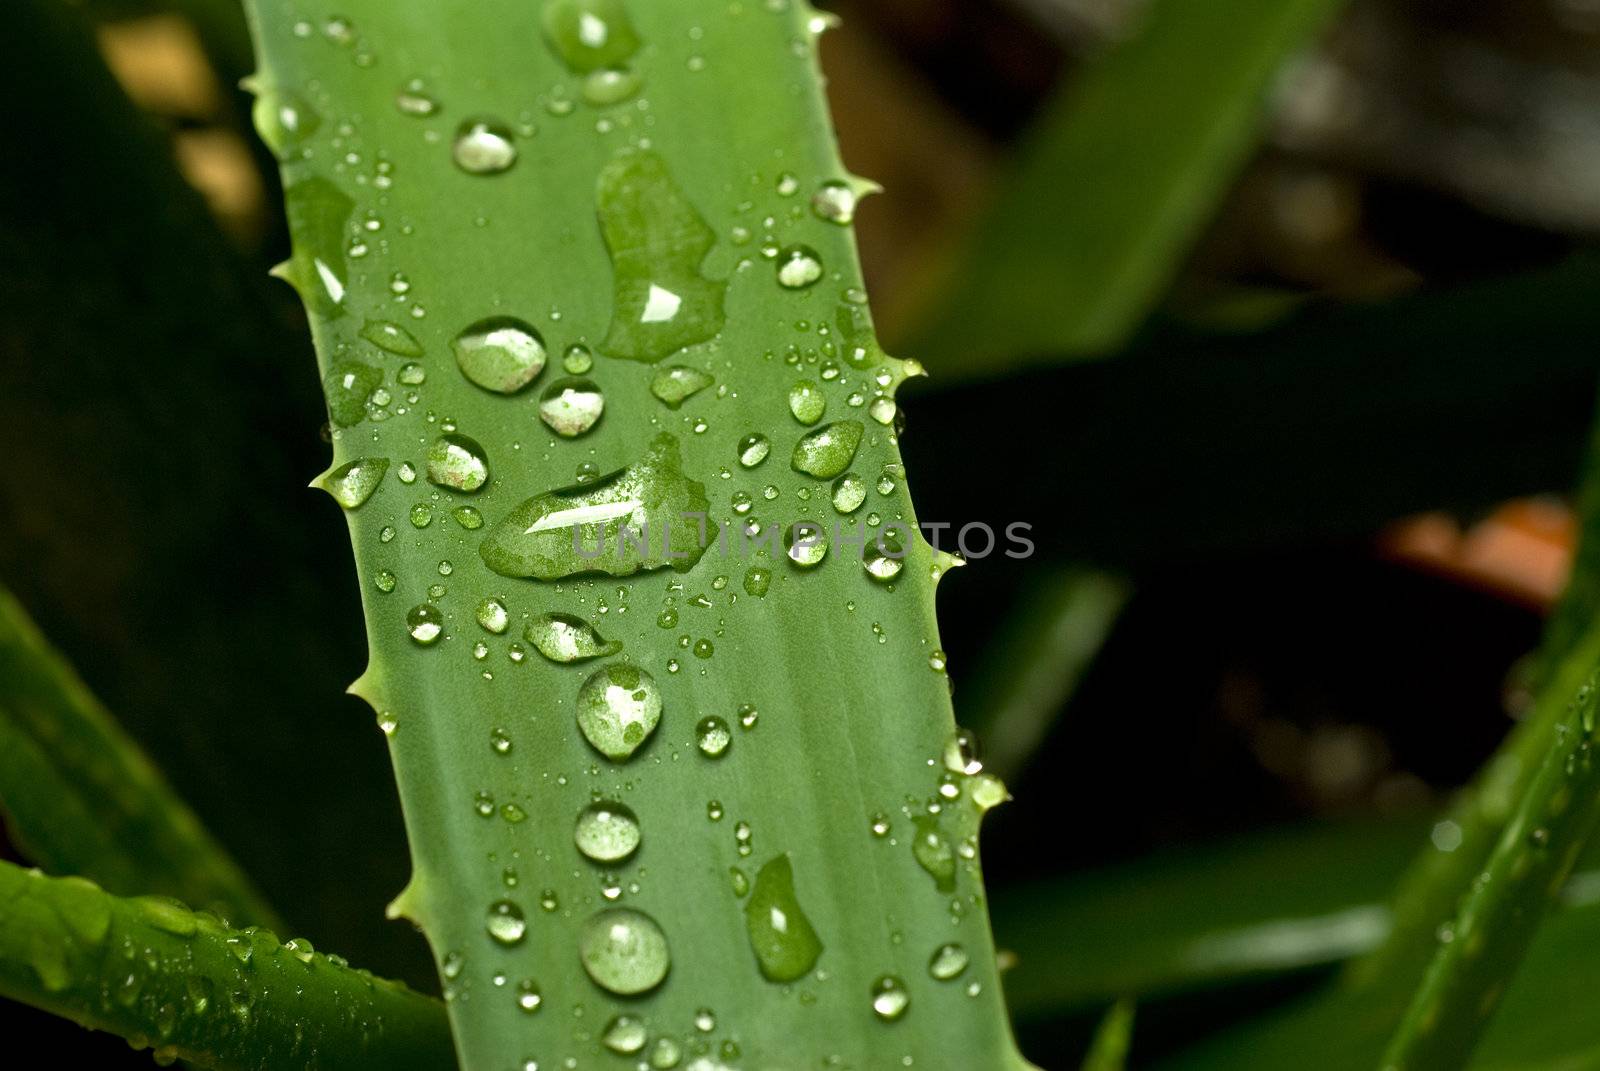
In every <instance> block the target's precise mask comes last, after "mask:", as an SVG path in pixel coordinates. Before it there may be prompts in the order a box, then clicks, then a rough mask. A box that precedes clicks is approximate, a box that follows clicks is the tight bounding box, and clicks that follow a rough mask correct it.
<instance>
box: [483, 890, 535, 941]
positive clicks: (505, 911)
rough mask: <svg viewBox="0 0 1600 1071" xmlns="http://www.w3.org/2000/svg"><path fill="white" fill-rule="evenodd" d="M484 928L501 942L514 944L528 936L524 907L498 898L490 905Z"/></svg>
mask: <svg viewBox="0 0 1600 1071" xmlns="http://www.w3.org/2000/svg"><path fill="white" fill-rule="evenodd" d="M484 928H485V929H487V930H488V931H489V936H490V937H493V938H494V939H495V940H496V941H497V942H499V943H500V944H503V945H514V944H518V943H520V942H521V940H522V939H523V938H524V937H526V936H527V934H528V921H527V919H525V918H523V915H522V908H520V907H518V906H517V905H516V904H514V903H512V902H511V901H510V900H496V901H495V902H494V903H492V904H490V905H489V915H488V918H487V920H486V921H485V922H484Z"/></svg>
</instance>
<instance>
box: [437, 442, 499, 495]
mask: <svg viewBox="0 0 1600 1071" xmlns="http://www.w3.org/2000/svg"><path fill="white" fill-rule="evenodd" d="M488 479H489V458H488V456H487V455H486V454H485V453H484V450H483V447H482V446H479V445H478V442H477V440H476V439H469V438H468V437H467V436H465V435H459V434H457V433H455V432H446V433H445V434H443V435H441V436H439V437H438V438H437V439H435V440H434V441H433V445H432V446H430V447H428V482H429V483H431V484H434V485H436V486H438V487H449V488H452V489H454V490H456V491H476V490H477V489H478V488H480V487H482V486H483V485H484V484H485V483H486V482H488Z"/></svg>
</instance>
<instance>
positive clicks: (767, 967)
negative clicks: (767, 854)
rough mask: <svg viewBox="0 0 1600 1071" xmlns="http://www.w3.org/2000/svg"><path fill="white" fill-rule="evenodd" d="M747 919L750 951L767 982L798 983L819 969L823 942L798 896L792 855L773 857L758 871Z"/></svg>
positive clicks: (746, 926) (748, 904) (748, 902)
mask: <svg viewBox="0 0 1600 1071" xmlns="http://www.w3.org/2000/svg"><path fill="white" fill-rule="evenodd" d="M744 918H745V933H746V934H747V935H748V936H749V938H750V949H751V951H753V952H754V953H755V956H756V962H757V963H758V964H759V965H760V967H761V974H762V976H763V977H765V978H766V979H767V981H769V982H780V983H782V982H794V981H798V980H799V979H801V978H803V977H805V976H806V975H807V974H809V973H810V972H811V969H812V968H813V967H815V966H816V964H817V959H818V957H820V956H821V955H822V940H821V939H820V938H819V937H818V936H817V931H816V930H815V929H814V928H813V927H812V925H811V920H810V919H809V918H807V917H806V913H805V911H804V910H802V909H801V907H800V900H799V898H798V897H797V896H796V895H795V890H794V866H793V864H792V863H791V861H790V859H789V855H788V853H784V854H782V855H776V856H773V857H772V858H771V859H769V860H767V862H766V863H765V864H763V865H762V867H761V869H760V870H758V871H756V883H755V891H754V892H752V893H751V894H750V899H749V900H748V901H746V902H745V905H744Z"/></svg>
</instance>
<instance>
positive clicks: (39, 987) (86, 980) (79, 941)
mask: <svg viewBox="0 0 1600 1071" xmlns="http://www.w3.org/2000/svg"><path fill="white" fill-rule="evenodd" d="M0 996H5V997H9V998H11V999H13V1000H19V1001H22V1002H23V1003H25V1004H30V1005H32V1006H34V1007H36V1008H42V1009H44V1010H45V1011H48V1012H52V1013H54V1014H56V1015H62V1016H65V1017H67V1018H69V1019H72V1020H73V1021H75V1022H77V1023H79V1024H81V1025H83V1026H86V1027H89V1028H91V1029H94V1030H105V1031H109V1032H111V1033H114V1034H118V1035H120V1036H122V1037H124V1038H126V1039H127V1040H128V1041H129V1042H130V1043H131V1044H133V1045H134V1046H135V1047H137V1048H146V1047H148V1048H150V1049H152V1050H153V1051H154V1052H155V1054H156V1056H157V1058H158V1059H160V1060H162V1061H164V1062H171V1061H172V1060H174V1059H182V1060H185V1061H187V1062H189V1063H192V1064H194V1065H195V1066H198V1067H211V1068H219V1069H241V1071H242V1069H259V1071H268V1069H271V1068H283V1067H306V1068H355V1069H360V1068H374V1069H378V1068H382V1069H385V1071H389V1069H396V1071H398V1069H411V1068H416V1069H419V1071H420V1069H423V1068H427V1069H429V1071H442V1069H446V1068H450V1067H451V1066H453V1064H452V1057H451V1050H450V1032H449V1028H448V1025H447V1023H446V1021H445V1014H444V1008H443V1007H442V1006H441V1005H440V1004H439V1002H438V1001H436V1000H433V999H431V998H428V997H424V996H420V995H418V994H416V993H414V992H412V991H411V990H409V989H407V988H406V987H405V986H403V985H400V984H399V983H397V982H390V981H386V980H384V979H382V978H376V977H374V976H373V975H371V974H369V973H368V972H366V971H363V970H356V969H354V968H352V967H350V966H349V965H348V964H347V963H345V962H344V961H343V960H342V959H339V957H337V956H327V955H323V954H322V953H320V952H315V951H313V950H312V948H311V946H310V944H309V943H307V942H305V941H292V942H289V943H288V944H282V943H279V941H278V939H277V938H276V937H274V936H273V935H272V933H271V932H269V931H267V930H260V929H255V928H251V929H246V930H235V929H230V928H229V927H228V926H226V925H225V924H224V923H222V922H221V921H220V920H218V919H217V918H216V917H215V916H213V915H209V914H206V913H204V912H194V911H190V910H189V909H188V908H186V907H184V906H183V905H181V904H179V903H178V902H177V901H174V900H167V899H163V898H157V897H136V898H131V899H129V898H123V897H117V896H112V895H111V894H109V893H107V892H104V891H103V890H101V889H100V888H99V887H98V886H96V885H95V884H93V883H92V882H90V881H88V880H87V879H84V878H51V877H46V876H44V875H43V874H41V873H40V872H39V871H37V870H32V871H30V870H25V869H23V868H22V867H19V866H15V865H13V864H11V863H3V862H0Z"/></svg>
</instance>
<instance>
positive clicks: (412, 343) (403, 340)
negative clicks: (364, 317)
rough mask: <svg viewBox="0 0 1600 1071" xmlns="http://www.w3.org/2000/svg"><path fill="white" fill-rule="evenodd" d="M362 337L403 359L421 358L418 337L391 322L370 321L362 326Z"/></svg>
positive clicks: (420, 345) (420, 346)
mask: <svg viewBox="0 0 1600 1071" xmlns="http://www.w3.org/2000/svg"><path fill="white" fill-rule="evenodd" d="M361 337H362V338H364V339H366V340H367V341H368V342H370V343H372V344H373V345H374V346H376V347H378V348H379V349H380V350H386V351H388V352H389V353H396V354H399V355H400V356H401V357H421V356H422V343H420V342H418V341H417V336H415V335H413V334H412V333H411V332H410V331H407V330H406V329H405V328H403V327H401V326H400V325H399V324H397V323H394V322H392V321H390V320H368V321H367V322H366V323H364V324H362V325H361Z"/></svg>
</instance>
